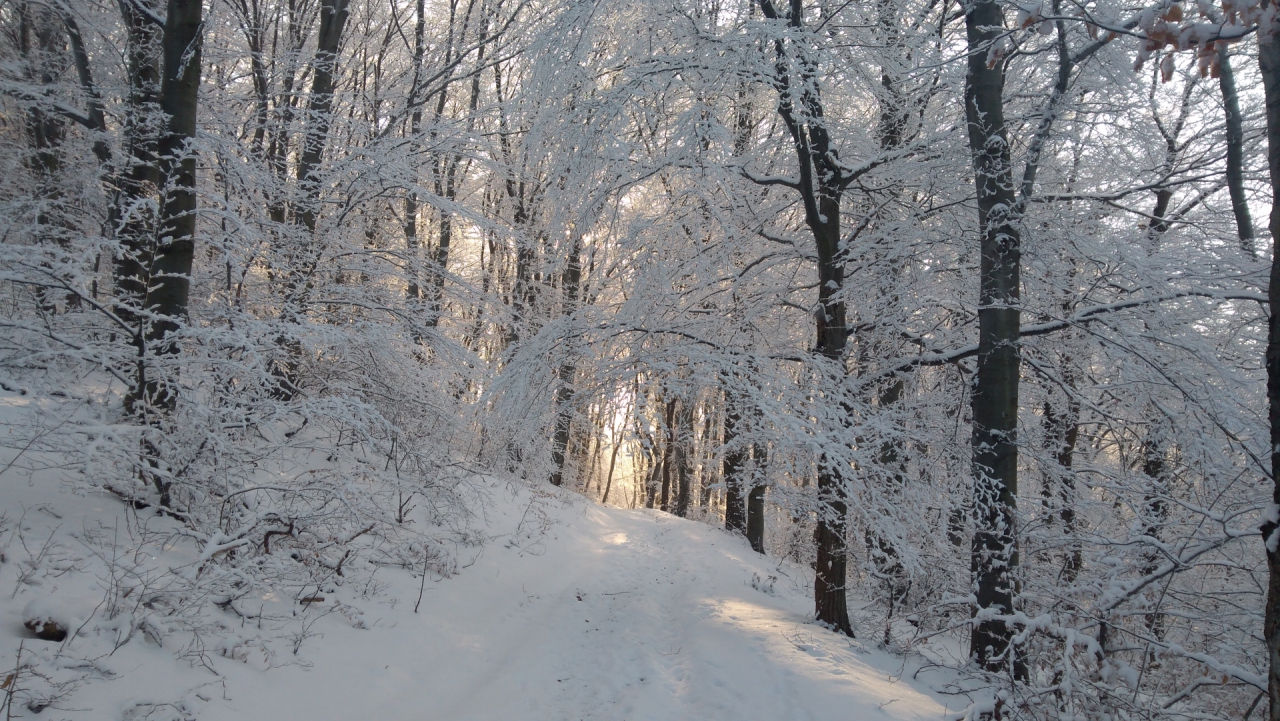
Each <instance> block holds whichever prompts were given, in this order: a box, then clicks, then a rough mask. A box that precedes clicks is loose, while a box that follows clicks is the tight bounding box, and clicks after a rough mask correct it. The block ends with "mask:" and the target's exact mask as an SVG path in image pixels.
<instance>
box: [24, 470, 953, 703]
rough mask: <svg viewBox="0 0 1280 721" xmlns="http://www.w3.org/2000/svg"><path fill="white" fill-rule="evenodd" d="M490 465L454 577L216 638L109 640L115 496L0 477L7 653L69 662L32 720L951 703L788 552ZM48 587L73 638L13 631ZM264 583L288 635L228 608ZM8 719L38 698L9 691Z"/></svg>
mask: <svg viewBox="0 0 1280 721" xmlns="http://www.w3.org/2000/svg"><path fill="white" fill-rule="evenodd" d="M483 483H484V484H486V485H487V486H488V487H489V495H490V502H489V503H488V504H487V505H486V507H485V509H484V517H483V519H482V520H481V522H480V523H478V524H477V525H479V526H480V527H481V528H483V529H485V533H486V539H485V541H484V542H483V543H480V544H477V545H473V546H465V545H464V546H460V547H459V550H458V566H459V568H460V570H459V572H458V573H457V574H454V575H452V576H449V577H447V578H442V577H439V576H436V575H428V577H427V578H426V579H425V582H424V580H423V579H422V578H421V575H420V574H414V573H411V572H409V571H406V570H404V569H401V568H395V567H387V568H381V569H378V570H377V571H376V572H374V574H373V579H374V582H373V583H372V584H370V583H369V582H368V581H365V582H364V583H363V585H362V586H360V587H358V588H357V587H356V586H357V584H355V583H349V584H347V585H345V586H336V587H331V588H326V589H324V590H323V593H321V592H316V593H315V594H313V595H314V596H324V597H325V598H324V600H323V601H312V602H307V603H299V602H298V601H297V598H294V599H289V598H283V599H282V598H280V597H278V595H277V594H267V595H266V596H264V597H263V598H261V599H258V600H254V601H253V603H245V602H241V603H240V606H241V609H240V610H239V611H235V614H236V615H235V616H233V615H232V613H233V611H234V609H231V608H227V609H225V616H226V618H223V619H222V620H221V621H217V620H216V619H215V621H216V623H215V624H214V625H218V626H219V628H221V629H222V633H223V636H222V637H220V638H219V637H215V636H210V637H207V638H205V639H203V640H202V643H204V644H206V646H205V647H203V648H202V649H201V650H200V652H193V644H192V643H190V642H189V641H188V640H185V639H184V638H183V637H181V636H179V635H173V636H167V637H166V636H165V635H164V633H163V629H160V628H156V629H155V631H154V633H153V631H152V630H151V629H152V627H153V626H155V624H152V626H148V627H147V628H145V629H144V630H145V631H146V633H145V634H144V633H141V632H139V633H136V634H135V635H134V637H133V639H132V640H131V641H128V642H127V643H124V644H120V643H118V641H119V638H120V637H121V634H123V633H124V629H128V628H129V624H128V623H127V620H128V619H116V620H109V619H107V618H105V617H104V616H103V614H102V612H101V610H100V609H101V608H102V606H101V603H100V600H101V599H102V597H103V592H104V579H106V578H107V577H108V576H107V574H106V573H105V572H104V571H103V566H102V564H103V562H104V556H103V554H102V553H101V552H99V553H97V554H95V553H93V552H91V550H90V549H92V548H95V547H96V548H101V545H100V544H99V545H97V546H95V545H94V542H93V541H92V539H93V538H98V539H101V537H102V534H101V533H98V534H94V533H90V532H89V529H91V528H98V529H103V528H106V529H111V528H117V529H123V528H124V527H125V523H124V516H125V514H126V512H125V510H124V508H123V506H122V505H121V504H119V502H118V501H116V500H115V499H114V498H111V497H109V496H95V495H93V494H89V495H72V494H68V493H66V492H64V491H61V490H59V489H58V487H57V485H56V484H55V483H48V482H44V483H40V482H29V481H28V480H26V479H21V478H19V477H17V476H15V475H14V474H12V473H11V474H7V475H5V476H0V506H3V508H0V510H3V512H4V513H5V515H6V517H7V519H8V524H9V528H10V531H9V533H8V534H7V535H5V536H4V537H0V545H7V546H8V548H7V555H8V557H7V560H6V562H4V563H3V564H0V589H3V590H4V593H3V594H0V642H3V648H0V653H2V654H3V655H0V669H3V668H4V667H5V666H6V665H7V666H8V667H9V668H13V664H14V661H15V658H14V654H15V653H16V651H17V647H18V645H19V643H21V644H22V645H23V647H24V653H25V654H26V660H27V661H30V660H32V659H39V660H40V663H41V664H42V665H38V666H37V667H36V668H38V669H40V670H41V672H42V673H53V674H54V676H56V674H57V673H71V672H72V671H75V672H76V673H80V674H81V675H80V676H79V677H77V678H79V679H80V680H78V681H76V683H75V686H74V692H73V693H70V694H68V695H67V696H66V697H64V698H62V699H61V700H59V701H58V702H56V703H55V704H54V705H52V706H50V707H49V708H48V709H46V710H44V712H43V713H42V714H41V715H40V716H39V718H42V719H62V718H66V719H89V718H94V719H96V718H104V719H106V718H126V719H133V718H138V719H141V718H149V719H170V718H172V719H194V718H199V719H210V720H213V721H220V720H224V719H225V720H227V721H230V720H231V719H273V720H277V719H280V720H283V719H299V720H307V721H320V720H326V719H358V718H359V719H363V718H376V719H380V720H382V721H398V720H400V719H404V720H408V719H413V720H415V721H417V720H421V719H432V720H434V719H459V720H462V719H547V720H553V719H555V720H559V719H619V720H621V719H633V720H639V719H655V720H658V719H662V720H666V719H699V720H700V721H702V720H707V719H734V720H738V719H743V720H745V719H769V720H771V721H773V720H776V719H869V720H874V719H900V720H903V721H907V720H910V719H942V718H946V717H948V715H949V714H948V713H947V711H946V708H945V702H946V701H947V700H948V699H943V698H942V697H935V696H934V695H932V694H931V693H929V692H928V690H927V689H925V688H924V686H923V685H922V684H919V683H915V682H912V681H911V680H910V678H911V675H910V671H911V670H912V667H910V666H907V667H906V668H905V673H904V664H903V662H902V660H901V659H899V658H896V657H894V656H891V655H889V654H887V653H884V652H881V651H877V650H873V649H868V648H866V647H864V646H863V645H862V642H860V641H854V642H850V641H849V640H847V639H844V638H842V637H839V636H837V635H835V634H833V633H831V632H829V631H827V630H825V629H823V628H821V627H819V626H816V625H814V624H812V623H810V622H809V621H808V616H807V614H808V612H809V610H810V608H811V603H812V602H811V601H810V600H809V598H808V597H807V596H806V594H805V593H804V591H803V590H801V589H800V588H799V585H800V584H799V583H797V581H796V580H793V579H799V578H800V577H802V575H803V574H801V573H800V569H797V568H796V567H794V566H792V565H789V564H782V565H781V566H780V565H779V564H778V563H777V561H776V559H767V558H764V557H762V556H759V555H757V554H755V553H753V552H752V551H751V549H750V548H749V547H748V546H747V544H746V543H745V541H743V540H742V539H740V538H735V537H731V536H729V535H727V534H725V533H723V532H721V531H719V530H717V529H714V528H711V527H708V526H706V525H703V524H700V523H696V522H693V521H685V520H681V519H676V518H673V517H671V516H668V515H666V514H662V513H658V512H654V511H627V510H620V509H613V508H603V507H600V506H596V505H594V504H590V503H587V502H586V501H584V500H583V499H581V498H579V497H577V496H574V495H573V494H569V493H552V492H549V491H548V492H539V493H532V492H530V491H529V490H528V489H526V488H524V487H522V486H516V485H510V484H506V483H501V482H498V481H493V480H486V481H483ZM144 513H145V512H144ZM155 523H159V524H174V525H176V522H174V521H171V520H169V519H164V518H160V519H158V520H157V521H155ZM15 524H16V525H15ZM17 530H22V532H23V533H22V536H23V538H24V539H25V540H24V541H22V542H19V540H21V539H17ZM120 533H123V530H121V531H120ZM15 539H17V540H15ZM48 539H51V540H48ZM46 546H47V547H48V549H45V547H46ZM170 548H171V550H167V551H164V552H162V554H161V555H162V557H161V558H158V559H156V558H153V559H150V561H151V562H154V564H158V565H157V567H161V568H164V567H166V566H165V564H168V565H167V567H168V568H177V567H180V566H181V565H182V564H183V563H189V562H190V560H191V559H190V556H192V555H193V554H194V553H195V551H194V549H192V548H190V547H189V546H184V545H183V544H181V543H175V544H172V546H171V547H170ZM42 549H45V550H44V551H43V552H44V558H43V559H38V557H39V556H40V554H41V552H42ZM184 549H185V550H184ZM164 554H172V557H171V558H169V557H164ZM59 564H61V565H59ZM33 568H34V569H36V571H35V572H31V569H33ZM24 574H25V575H24ZM771 576H773V577H776V580H775V579H770V578H769V577H771ZM753 580H754V583H753ZM420 589H421V591H420ZM420 592H421V603H420V607H419V609H418V611H417V612H416V613H415V612H414V608H413V607H414V604H415V602H416V601H417V598H418V596H419V593H420ZM11 594H12V595H11ZM304 595H305V593H304V594H300V595H299V597H302V596H304ZM42 598H52V599H55V600H56V601H57V604H56V605H58V606H60V607H61V610H60V611H59V613H60V614H61V615H65V616H69V617H74V618H76V619H81V620H80V621H79V623H82V624H84V626H83V627H82V628H81V629H80V631H79V635H77V636H74V637H73V638H72V639H70V640H68V641H67V642H65V643H62V644H59V643H55V642H50V641H41V640H38V639H35V638H34V637H33V634H32V633H31V632H29V631H27V630H26V629H25V628H23V626H22V621H23V616H24V612H23V609H26V608H28V607H35V608H42V607H44V606H46V605H47V606H52V605H55V604H54V603H53V602H45V601H41V600H40V599H42ZM259 601H260V602H261V605H262V606H266V607H268V609H270V608H271V607H276V609H277V612H278V613H277V615H276V616H275V618H281V617H284V618H286V619H290V618H291V620H290V621H288V623H292V624H294V625H293V626H291V627H289V628H292V631H289V628H286V627H285V626H281V627H280V628H284V629H285V631H287V632H288V633H293V634H294V636H295V639H296V643H295V644H293V647H292V649H290V648H289V646H290V644H289V643H288V641H287V637H288V633H283V635H282V634H277V635H276V636H275V637H274V639H275V640H268V639H267V638H266V636H264V635H263V634H264V633H265V631H261V630H259V629H261V628H263V627H262V625H261V623H260V622H255V621H254V620H253V619H252V617H250V618H247V619H246V618H244V617H239V616H241V614H242V613H243V614H245V615H248V614H247V610H257V611H259V613H261V611H260V608H259V609H252V608H251V607H252V606H255V605H259ZM290 608H291V609H292V611H290V610H289V609H290ZM281 609H283V610H281ZM213 613H215V614H217V613H223V612H222V611H216V610H215V611H214V612H213ZM290 613H291V614H292V616H291V617H290ZM157 618H159V615H157ZM84 619H88V620H84ZM255 625H257V627H258V628H257V629H255ZM227 634H230V635H229V636H228V635H227ZM282 638H284V639H285V640H284V641H283V642H282V641H281V639H282ZM104 639H105V640H104ZM113 639H115V642H113V641H112V640H113ZM273 644H274V645H273ZM5 657H7V659H8V660H7V661H6V660H4V659H5ZM27 661H24V662H27ZM86 669H87V670H86ZM3 675H4V674H3V673H0V676H3ZM19 680H20V682H21V683H32V681H31V680H30V679H28V680H25V681H24V680H23V679H22V678H21V677H20V679H19ZM54 680H56V678H54ZM68 688H70V687H68ZM950 704H951V706H952V707H953V708H961V709H962V708H963V706H964V704H963V702H962V701H961V700H959V699H950ZM951 715H954V712H953V714H951ZM14 717H15V718H19V717H22V718H26V717H35V716H34V715H33V714H31V713H30V712H29V710H27V709H25V708H23V707H18V708H16V709H15V715H14Z"/></svg>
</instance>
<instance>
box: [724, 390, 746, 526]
mask: <svg viewBox="0 0 1280 721" xmlns="http://www.w3.org/2000/svg"><path fill="white" fill-rule="evenodd" d="M741 422H742V417H741V415H740V414H739V412H738V407H737V403H736V402H735V400H734V398H733V396H731V395H728V394H726V398H725V407H724V448H725V452H724V464H723V469H722V473H721V475H723V476H724V528H725V530H726V531H729V532H730V533H745V532H746V530H747V512H746V504H745V502H744V500H743V497H742V488H743V482H742V481H743V479H742V471H743V470H744V469H745V468H746V465H747V464H746V459H747V450H746V448H745V447H743V446H742V444H741V441H739V440H738V424H739V423H741Z"/></svg>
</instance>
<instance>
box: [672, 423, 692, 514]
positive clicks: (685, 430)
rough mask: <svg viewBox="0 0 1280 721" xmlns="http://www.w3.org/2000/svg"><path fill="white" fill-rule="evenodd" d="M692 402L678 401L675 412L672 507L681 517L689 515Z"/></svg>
mask: <svg viewBox="0 0 1280 721" xmlns="http://www.w3.org/2000/svg"><path fill="white" fill-rule="evenodd" d="M692 456H693V404H692V403H689V402H687V401H685V400H681V401H680V412H679V413H677V414H676V442H675V448H674V449H673V453H672V462H673V463H674V464H675V470H676V503H675V508H674V509H673V510H674V512H675V514H676V515H677V516H679V517H681V518H687V517H688V515H689V497H690V495H691V493H692V491H693V488H692V483H693V458H692Z"/></svg>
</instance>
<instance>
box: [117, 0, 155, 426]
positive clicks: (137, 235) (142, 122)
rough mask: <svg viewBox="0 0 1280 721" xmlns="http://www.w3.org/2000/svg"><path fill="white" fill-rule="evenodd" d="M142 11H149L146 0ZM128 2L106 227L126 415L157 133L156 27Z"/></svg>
mask: <svg viewBox="0 0 1280 721" xmlns="http://www.w3.org/2000/svg"><path fill="white" fill-rule="evenodd" d="M139 2H142V3H144V4H143V6H142V8H145V9H148V10H149V9H150V6H149V5H148V4H146V0H139ZM142 8H139V7H137V6H135V5H134V4H133V2H131V0H121V2H120V14H121V16H122V18H123V19H124V23H125V27H126V29H127V32H128V35H127V41H126V53H127V65H128V74H129V97H128V101H127V103H126V106H125V117H124V136H125V140H124V145H125V164H126V167H125V169H124V170H122V171H121V172H120V174H119V175H118V177H117V178H116V183H115V185H116V187H115V189H114V192H113V193H112V202H111V208H110V211H109V216H110V217H109V218H108V221H107V222H108V224H109V225H110V226H111V231H112V232H113V233H114V234H115V237H116V240H117V242H118V245H119V249H118V250H117V253H116V257H115V259H114V261H115V262H114V264H113V267H112V275H113V276H114V280H115V285H116V306H115V313H116V315H117V316H118V317H119V318H120V319H121V320H122V321H124V322H125V324H127V325H128V326H129V327H130V330H131V333H132V338H131V340H132V342H133V344H134V347H135V349H136V353H137V357H138V366H137V369H136V374H137V378H136V380H135V381H134V384H135V386H134V388H132V389H130V391H129V393H128V394H127V395H126V398H125V410H126V412H128V413H129V414H130V415H133V414H135V413H137V412H139V411H140V410H141V409H139V408H135V407H134V403H135V401H136V400H137V399H138V398H140V397H141V394H142V387H143V385H145V384H146V378H147V366H146V347H145V343H144V341H143V339H144V338H145V337H146V329H145V328H144V327H143V322H142V316H141V314H140V313H139V311H140V310H141V309H142V307H143V304H144V303H145V302H146V295H147V288H148V286H149V285H150V278H149V277H148V275H147V270H148V268H150V267H151V250H152V241H153V240H154V237H155V218H154V217H153V216H152V215H151V213H149V212H148V211H147V208H149V207H150V203H148V202H146V199H147V198H148V197H151V196H152V194H153V193H155V192H156V190H157V189H158V188H159V186H160V166H159V163H158V162H157V159H156V154H157V153H158V152H159V149H158V144H159V140H160V138H159V133H158V132H156V129H155V127H156V123H157V119H158V116H159V114H160V102H159V99H160V57H161V28H160V27H158V26H157V25H156V24H154V23H152V22H151V21H150V20H149V19H148V18H147V17H146V15H145V14H144V13H143V11H142Z"/></svg>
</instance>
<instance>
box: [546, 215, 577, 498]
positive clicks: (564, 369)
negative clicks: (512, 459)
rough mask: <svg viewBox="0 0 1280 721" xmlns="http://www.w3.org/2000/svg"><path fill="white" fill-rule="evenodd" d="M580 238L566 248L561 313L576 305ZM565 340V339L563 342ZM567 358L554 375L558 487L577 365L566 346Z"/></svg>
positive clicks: (553, 454) (554, 450)
mask: <svg viewBox="0 0 1280 721" xmlns="http://www.w3.org/2000/svg"><path fill="white" fill-rule="evenodd" d="M581 254H582V239H581V238H574V240H573V248H572V249H571V250H570V251H569V263H568V265H566V266H565V269H564V274H563V276H562V277H561V280H562V283H563V286H564V292H565V305H564V315H565V316H566V317H568V316H571V315H573V312H574V310H575V309H576V308H577V306H578V290H579V286H580V285H581V284H582V262H581V257H580V256H581ZM566 343H567V341H566ZM565 355H566V358H565V360H564V361H563V362H561V363H560V369H559V370H558V371H557V372H556V378H557V380H558V381H559V383H560V386H559V387H558V388H556V427H555V436H554V437H553V439H552V443H551V464H552V466H553V470H552V472H551V485H553V486H558V485H560V484H561V483H563V482H564V459H565V450H566V449H567V448H568V446H569V425H570V423H571V421H572V420H573V376H574V374H575V373H577V368H576V366H574V364H573V361H572V350H571V349H569V348H568V347H566V348H565Z"/></svg>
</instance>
